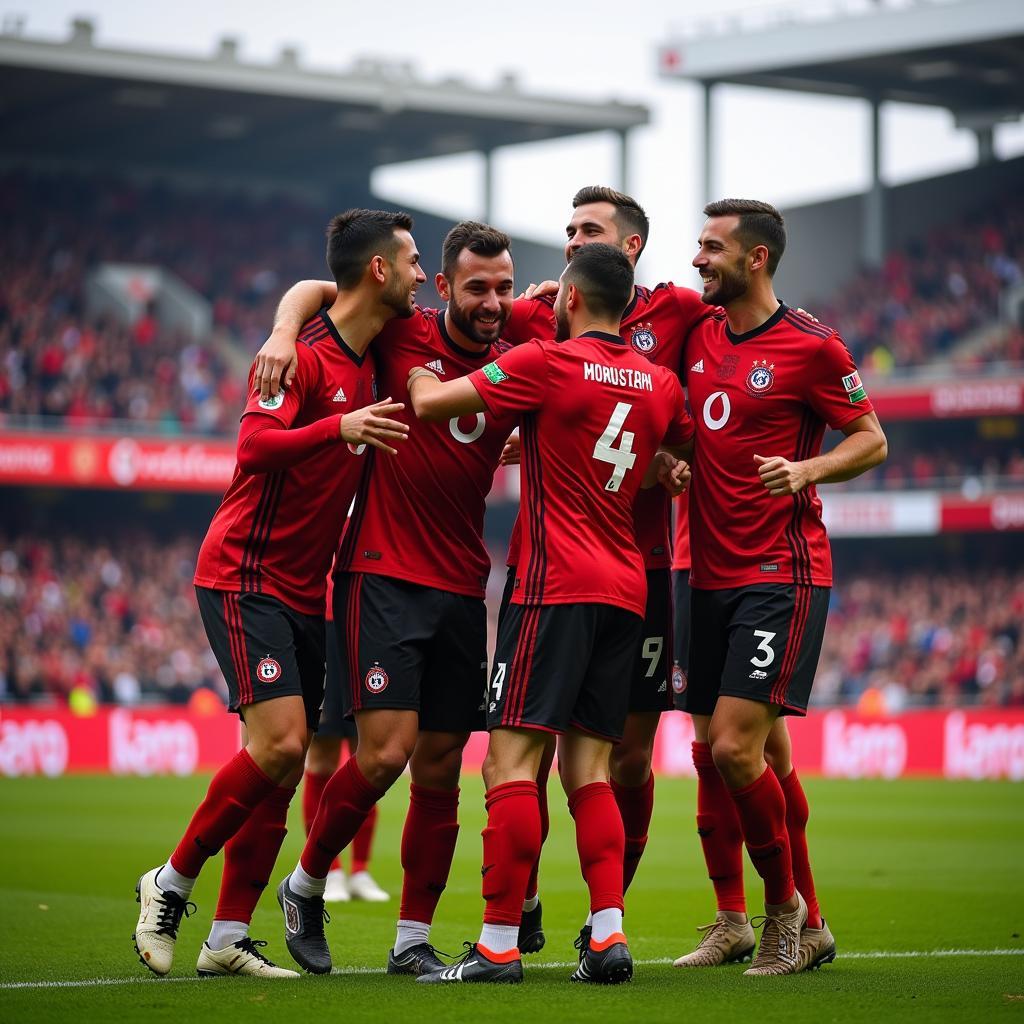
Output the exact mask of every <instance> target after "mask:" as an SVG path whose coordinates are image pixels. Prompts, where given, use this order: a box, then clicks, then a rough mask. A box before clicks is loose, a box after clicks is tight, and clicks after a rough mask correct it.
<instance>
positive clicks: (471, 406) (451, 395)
mask: <svg viewBox="0 0 1024 1024" xmlns="http://www.w3.org/2000/svg"><path fill="white" fill-rule="evenodd" d="M406 387H407V389H408V391H409V402H410V404H411V405H412V411H413V412H414V413H416V417H417V419H421V420H424V421H426V422H427V423H435V422H438V421H440V420H447V419H451V417H453V416H464V415H466V414H467V413H473V412H483V411H484V410H485V409H486V408H487V406H486V404H485V403H484V400H483V398H482V397H481V396H480V392H479V391H477V389H476V388H475V387H474V386H473V383H472V382H471V381H470V379H469V377H457V378H456V379H455V380H446V381H442V380H440V379H439V378H438V376H437V374H436V373H434V371H433V370H428V369H427V368H426V367H425V366H414V367H413V368H412V369H411V370H410V371H409V379H408V381H407V382H406Z"/></svg>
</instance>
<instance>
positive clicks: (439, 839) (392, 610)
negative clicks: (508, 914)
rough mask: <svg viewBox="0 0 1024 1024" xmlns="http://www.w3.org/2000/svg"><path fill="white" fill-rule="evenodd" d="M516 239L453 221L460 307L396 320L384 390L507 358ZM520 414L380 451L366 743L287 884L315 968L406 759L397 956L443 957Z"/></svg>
mask: <svg viewBox="0 0 1024 1024" xmlns="http://www.w3.org/2000/svg"><path fill="white" fill-rule="evenodd" d="M509 246H510V240H509V237H508V236H507V235H506V234H504V233H503V232H500V231H497V230H495V229H494V228H491V227H489V226H487V225H484V224H479V223H476V222H473V221H466V222H463V223H461V224H458V225H456V226H455V227H454V228H452V230H451V231H450V232H449V233H448V235H447V237H446V238H445V241H444V245H443V248H442V271H441V273H440V274H438V275H437V278H436V281H435V283H436V286H437V288H438V291H439V293H440V294H441V296H442V298H444V299H445V300H446V302H447V308H446V309H445V310H444V312H438V311H437V310H417V311H416V314H415V315H414V316H413V317H412V318H411V319H410V320H408V321H403V322H402V323H401V324H394V325H390V326H389V327H388V329H387V330H385V332H384V335H383V337H382V338H381V342H382V343H383V344H382V345H381V347H380V349H379V351H380V358H379V359H378V373H379V375H380V380H381V386H382V388H383V389H384V390H385V391H387V392H388V393H389V394H392V393H393V394H394V395H395V397H396V398H398V399H399V400H404V397H405V394H406V382H407V379H408V376H409V372H410V370H411V369H413V368H415V367H424V366H426V367H430V368H431V370H432V371H433V372H435V373H436V374H437V375H438V376H440V377H444V378H445V379H453V378H458V377H462V376H464V375H465V374H467V373H470V372H472V371H474V370H476V369H478V368H479V367H481V366H484V365H486V364H487V363H488V362H489V361H490V360H492V359H493V357H494V354H495V349H496V348H500V347H501V346H502V342H501V336H502V330H503V328H504V326H505V323H506V321H507V319H508V316H509V313H510V311H511V307H512V299H513V263H512V256H511V253H510V251H509ZM309 284H310V283H305V282H304V283H303V284H300V285H297V286H295V289H293V290H292V291H293V292H297V294H295V295H292V294H291V293H289V295H288V296H286V297H285V300H283V307H284V309H283V313H284V320H283V322H282V326H281V329H280V330H279V331H278V332H277V337H276V338H272V339H271V341H270V342H268V345H267V346H264V351H265V353H266V351H268V350H270V349H274V348H277V347H278V345H277V344H276V343H278V342H279V343H281V345H280V347H281V348H282V349H283V350H284V352H285V359H287V358H288V357H287V345H286V344H284V343H286V342H287V341H288V329H287V328H288V319H289V316H294V314H289V313H288V307H290V306H291V305H292V303H295V304H296V305H297V306H298V307H299V308H302V307H303V306H304V304H305V303H306V302H307V301H308V295H303V294H302V293H303V292H304V291H308V288H307V287H304V286H305V285H309ZM311 286H312V287H313V289H314V290H316V291H317V292H318V293H319V289H320V286H319V285H318V284H316V283H312V285H311ZM279 315H280V314H279ZM392 388H393V389H394V391H393V392H392V391H391V390H389V389H392ZM514 426H515V418H514V417H513V416H511V415H505V416H499V415H494V414H490V413H486V414H485V412H484V411H483V410H480V411H477V412H474V413H472V414H470V415H467V416H452V417H450V418H448V419H446V420H445V421H444V422H443V423H421V422H419V421H414V422H413V423H412V424H411V430H410V435H409V440H408V442H407V443H406V444H405V446H404V447H403V450H402V452H401V455H400V456H399V457H398V458H396V459H392V460H376V461H374V460H373V459H372V453H370V455H371V459H370V462H369V463H368V466H369V469H368V475H367V477H366V479H365V483H364V486H363V487H362V489H361V490H360V494H359V497H358V499H357V501H356V504H355V506H354V508H353V510H352V515H351V517H350V521H349V525H348V527H347V529H346V533H345V537H344V540H343V542H342V545H341V548H340V551H339V555H338V559H337V564H336V568H337V572H338V575H337V577H336V580H335V589H334V615H335V623H336V626H337V627H338V629H339V642H340V644H341V651H342V667H343V671H344V673H345V681H346V685H345V687H344V697H345V707H346V713H347V714H351V715H354V716H355V721H356V729H357V731H358V735H359V743H358V747H357V749H356V753H355V756H354V757H352V758H350V759H349V760H348V761H347V762H346V763H345V764H344V765H343V766H342V767H341V768H340V769H339V770H338V771H337V772H336V773H335V774H334V775H333V777H332V778H331V780H330V781H329V782H328V783H327V785H326V786H325V788H324V791H323V795H322V796H321V799H320V805H319V809H318V811H317V814H316V817H315V819H314V821H313V823H312V825H311V827H310V831H309V837H308V839H307V842H306V845H305V848H304V849H303V851H302V856H301V858H300V861H299V863H298V865H297V866H296V868H295V870H294V871H293V872H292V873H291V874H290V875H289V876H288V877H287V878H286V879H284V880H283V881H282V883H281V886H280V888H279V891H278V895H279V899H280V901H281V904H282V908H283V910H284V913H285V929H286V939H287V942H288V948H289V950H290V951H291V953H292V956H293V957H295V959H296V960H297V962H298V963H299V964H301V965H302V966H303V967H304V968H306V970H308V971H311V972H313V973H323V972H326V971H329V970H330V968H331V954H330V949H329V947H328V945H327V941H326V938H325V936H324V930H323V918H322V914H323V898H322V897H323V893H324V887H325V884H326V877H327V874H328V871H329V868H330V865H331V862H332V860H333V859H334V857H335V856H336V855H337V854H338V853H340V852H341V850H343V849H344V848H345V847H346V846H347V845H348V844H349V843H350V842H351V841H352V839H353V837H354V836H355V835H356V834H357V832H358V831H359V829H360V828H361V827H362V824H363V822H364V821H365V819H366V817H367V815H368V814H369V813H371V811H372V809H373V807H374V806H375V805H376V804H377V801H378V800H379V799H380V798H381V797H382V796H383V795H384V793H385V792H386V791H387V790H388V789H389V788H390V787H391V785H392V784H393V783H394V782H395V781H396V780H397V778H398V777H399V776H400V775H401V774H402V772H403V771H404V770H405V767H406V765H407V764H408V765H409V768H410V773H411V776H412V785H411V787H410V801H409V811H408V815H407V817H406V822H405V829H404V831H403V837H402V867H403V870H404V878H403V884H402V900H401V907H400V910H399V920H398V929H397V934H396V938H395V945H394V947H393V948H392V950H391V951H390V953H389V955H388V971H389V973H391V974H421V973H423V972H424V971H429V970H434V969H436V968H439V967H440V966H442V964H441V961H440V960H439V959H438V958H437V956H436V953H435V951H434V949H433V947H432V946H431V945H430V943H429V935H430V927H431V923H432V921H433V915H434V911H435V909H436V907H437V903H438V900H439V899H440V896H441V893H442V892H443V891H444V888H445V885H446V884H447V879H448V873H449V870H450V868H451V862H452V857H453V855H454V851H455V841H456V837H457V835H458V829H459V825H458V802H459V776H460V772H461V767H462V750H463V747H464V746H465V744H466V741H467V740H468V738H469V735H470V733H471V732H472V731H473V730H476V729H482V728H483V727H484V715H483V705H482V701H483V698H484V693H485V690H486V686H487V675H486V673H487V620H486V609H485V606H484V593H485V588H486V584H487V577H488V574H489V572H490V558H489V556H488V554H487V549H486V547H485V545H484V541H483V520H484V506H485V498H486V495H487V492H488V491H489V490H490V487H491V483H492V481H493V476H494V471H495V469H496V468H497V465H498V460H499V457H500V455H501V451H502V448H503V446H504V444H505V440H506V438H507V437H508V435H509V433H510V432H511V430H512V429H513V427H514Z"/></svg>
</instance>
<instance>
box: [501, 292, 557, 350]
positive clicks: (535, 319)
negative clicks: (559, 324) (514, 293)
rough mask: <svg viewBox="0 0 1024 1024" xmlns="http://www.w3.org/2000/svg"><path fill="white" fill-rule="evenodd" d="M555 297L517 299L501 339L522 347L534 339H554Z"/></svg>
mask: <svg viewBox="0 0 1024 1024" xmlns="http://www.w3.org/2000/svg"><path fill="white" fill-rule="evenodd" d="M552 299H553V296H550V297H545V298H542V299H516V300H515V302H513V303H512V314H511V316H509V318H508V320H506V321H505V326H504V328H502V331H501V339H502V341H504V342H506V343H507V344H509V345H522V344H524V343H526V342H527V341H533V339H534V338H554V336H555V310H554V307H553V305H552V302H551V300H552Z"/></svg>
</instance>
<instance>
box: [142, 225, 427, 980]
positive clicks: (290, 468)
mask: <svg viewBox="0 0 1024 1024" xmlns="http://www.w3.org/2000/svg"><path fill="white" fill-rule="evenodd" d="M411 227H412V219H411V218H410V217H409V216H408V215H407V214H403V213H386V212H383V211H379V210H348V211H347V212H345V213H342V214H340V215H338V216H337V217H335V218H334V219H333V220H332V221H331V223H330V225H329V227H328V232H327V262H328V265H329V266H330V269H331V272H332V273H333V274H334V276H335V280H336V282H337V286H338V292H337V298H336V300H335V301H334V303H333V304H332V305H331V307H330V308H329V309H324V310H321V312H320V314H319V315H318V316H316V317H314V318H313V319H312V320H310V321H309V322H308V323H306V324H305V326H304V327H303V329H302V331H301V334H300V341H301V344H300V346H299V351H298V366H297V370H296V373H295V376H294V379H293V381H292V384H291V386H290V387H289V388H288V389H287V391H285V392H283V393H280V394H278V395H277V396H276V397H274V398H272V399H263V398H261V396H260V393H259V391H258V390H252V391H251V393H250V396H249V400H248V402H247V404H246V407H245V411H244V413H243V414H242V425H241V429H240V431H239V437H238V465H237V466H236V467H235V471H234V475H233V476H232V479H231V484H230V485H229V487H228V490H227V493H226V494H225V496H224V500H223V501H222V502H221V505H220V507H219V508H218V510H217V512H216V514H215V515H214V517H213V521H212V523H211V524H210V529H209V531H208V532H207V535H206V539H205V540H204V541H203V545H202V547H201V549H200V551H199V560H198V565H197V567H196V575H195V584H196V594H197V597H198V600H199V610H200V612H201V614H202V618H203V624H204V626H205V628H206V632H207V636H208V637H209V639H210V644H211V646H212V648H213V651H214V653H215V654H216V656H217V661H218V663H219V664H220V667H221V671H222V672H223V673H224V678H225V680H226V682H227V684H228V691H229V695H230V696H229V707H230V709H231V710H232V711H234V712H236V713H237V714H238V715H239V716H240V717H241V719H242V721H243V722H244V724H245V733H246V743H245V747H244V748H243V749H242V750H240V751H239V752H238V754H237V755H236V756H235V757H234V758H232V759H231V761H229V762H228V763H227V764H226V765H225V766H224V767H223V768H221V769H220V771H219V772H217V774H216V775H215V776H214V777H213V780H212V781H211V783H210V788H209V790H208V791H207V794H206V798H205V799H204V800H203V802H202V803H201V804H200V805H199V807H198V808H197V810H196V812H195V814H194V815H193V816H192V820H191V821H190V822H189V825H188V828H187V829H186V831H185V834H184V836H183V837H182V839H181V841H180V842H179V843H178V845H177V847H176V848H175V849H174V851H173V852H172V853H171V855H170V857H169V859H168V860H167V862H166V863H165V864H163V865H161V866H159V867H156V868H153V869H152V870H150V871H147V872H146V873H145V874H144V875H143V876H142V878H141V879H140V880H139V884H138V886H137V889H136V893H137V896H138V900H139V902H140V903H141V911H140V914H139V920H138V924H137V925H136V928H135V934H134V936H133V938H134V941H135V947H136V950H137V951H138V954H139V958H140V959H141V961H142V963H143V964H145V965H146V966H147V967H148V968H149V969H150V970H151V971H152V972H153V973H154V974H159V975H163V974H167V973H168V972H169V971H170V969H171V964H172V960H173V956H174V943H175V940H176V939H177V934H178V928H179V926H180V924H181V918H182V916H183V915H187V914H188V912H189V907H190V904H189V896H190V894H191V892H192V887H193V886H194V885H195V881H196V878H197V876H198V875H199V872H200V870H201V869H202V867H203V865H204V864H205V863H206V861H207V860H208V859H209V858H210V857H212V856H213V855H214V854H216V853H217V852H218V851H219V850H220V849H221V848H222V847H224V851H225V854H224V873H223V879H222V884H221V891H220V899H219V902H218V905H217V911H216V914H215V915H214V922H213V928H212V930H211V932H210V936H209V938H208V939H207V941H206V943H205V944H204V945H203V949H202V952H201V953H200V955H199V963H198V967H197V969H198V972H199V974H201V975H216V974H249V975H258V976H260V977H276V978H280V977H296V976H297V975H296V973H295V972H294V971H288V970H284V969H282V968H279V967H276V966H275V965H274V964H272V963H271V962H270V961H269V960H268V959H267V958H266V957H264V956H263V954H262V953H261V952H260V951H259V949H258V946H260V945H265V943H257V942H255V941H254V940H252V939H250V938H249V936H248V930H249V922H250V920H251V918H252V912H253V910H254V909H255V906H256V902H257V901H258V899H259V895H260V892H261V891H262V890H263V888H264V887H265V886H266V884H267V881H268V880H269V878H270V873H271V871H272V869H273V866H274V861H275V860H276V858H277V854H278V851H279V849H280V847H281V843H282V842H283V840H284V836H285V831H286V829H285V821H286V817H287V812H288V805H289V803H290V801H291V798H292V795H293V794H294V792H295V787H296V785H297V783H298V780H299V779H300V778H301V775H302V760H303V756H304V755H305V752H306V747H307V745H308V742H309V735H310V733H311V731H312V730H314V729H315V728H316V724H317V718H318V717H319V713H320V702H321V700H322V698H323V680H324V614H323V612H324V601H325V593H324V591H325V580H326V575H327V570H328V568H329V567H330V564H331V557H332V555H333V554H334V551H335V549H336V547H337V544H338V539H339V536H340V533H341V527H342V524H343V522H344V510H345V509H347V508H348V506H349V503H350V502H351V501H352V498H353V496H354V494H355V490H356V485H357V483H358V481H359V477H360V474H361V473H362V470H363V467H364V466H365V465H366V463H367V461H368V460H367V459H366V458H365V457H360V455H359V454H358V453H359V452H360V451H363V449H364V448H365V450H366V451H374V450H376V449H377V448H380V449H382V450H384V451H385V452H387V453H389V454H394V453H395V451H396V449H395V448H393V447H392V445H393V444H397V443H399V442H400V441H404V438H405V436H406V434H407V432H408V427H407V426H406V424H404V423H402V422H399V421H398V420H394V419H391V418H390V417H391V416H393V415H394V414H396V413H398V412H400V411H401V409H402V405H401V404H399V403H395V402H392V401H391V399H390V398H387V399H385V400H384V401H381V402H378V401H376V385H375V381H374V366H373V360H372V358H371V357H370V355H369V353H368V352H367V349H368V347H369V345H370V342H371V341H372V339H373V338H374V337H375V336H376V335H378V334H379V333H380V331H381V328H382V327H383V326H384V324H385V323H387V322H388V321H389V320H391V319H393V318H395V317H410V316H412V313H413V296H414V294H415V291H416V287H417V285H419V284H421V283H422V282H423V281H424V280H425V278H424V276H423V271H422V270H421V269H420V266H419V254H418V253H417V251H416V244H415V242H414V241H413V238H412V235H411V234H410V229H411ZM349 409H350V410H352V411H351V412H347V411H346V410H349ZM346 442H347V443H346ZM353 446H357V447H355V448H354V449H353ZM367 446H369V447H367Z"/></svg>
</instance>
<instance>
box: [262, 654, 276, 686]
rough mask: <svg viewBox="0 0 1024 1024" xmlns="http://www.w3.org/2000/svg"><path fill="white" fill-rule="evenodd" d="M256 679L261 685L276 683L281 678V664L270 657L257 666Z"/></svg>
mask: <svg viewBox="0 0 1024 1024" xmlns="http://www.w3.org/2000/svg"><path fill="white" fill-rule="evenodd" d="M256 678H257V679H258V680H259V681H260V682H261V683H276V682H277V681H278V679H280V678H281V664H280V662H278V661H275V660H274V659H273V658H271V657H270V656H269V655H268V656H267V657H266V658H264V659H263V660H262V661H261V662H260V663H259V664H258V665H257V666H256Z"/></svg>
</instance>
